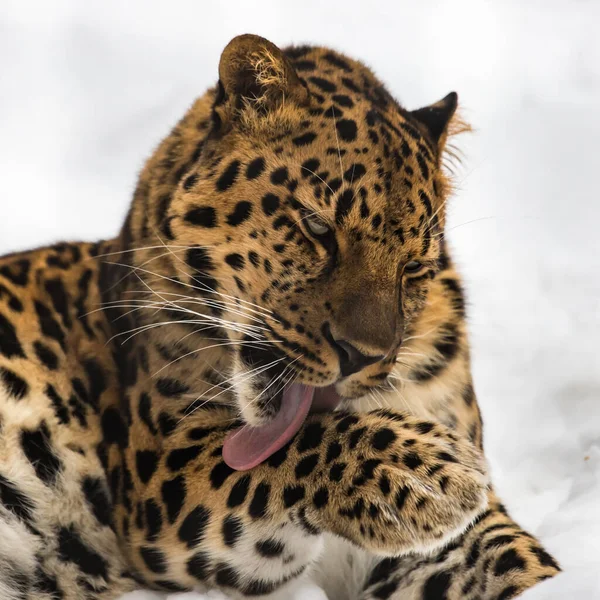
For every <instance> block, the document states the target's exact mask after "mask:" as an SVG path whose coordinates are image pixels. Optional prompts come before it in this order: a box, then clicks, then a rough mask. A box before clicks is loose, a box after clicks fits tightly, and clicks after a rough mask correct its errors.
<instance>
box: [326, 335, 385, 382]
mask: <svg viewBox="0 0 600 600" xmlns="http://www.w3.org/2000/svg"><path fill="white" fill-rule="evenodd" d="M334 349H335V350H336V352H337V353H338V356H339V359H340V371H341V372H342V376H343V377H348V375H352V374H353V373H357V372H358V371H361V370H362V369H364V368H365V367H368V366H369V365H372V364H373V363H376V362H377V361H379V360H381V359H382V358H383V357H384V356H383V354H381V355H379V356H367V355H366V354H363V353H362V352H361V351H360V350H358V348H355V347H354V346H353V345H352V344H350V343H349V342H346V341H344V340H334Z"/></svg>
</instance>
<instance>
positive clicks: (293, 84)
mask: <svg viewBox="0 0 600 600" xmlns="http://www.w3.org/2000/svg"><path fill="white" fill-rule="evenodd" d="M219 96H220V97H219ZM284 100H285V102H289V101H294V102H297V103H299V104H307V103H308V100H309V92H308V89H307V87H306V86H305V85H304V83H303V82H302V81H301V80H300V78H299V77H298V74H297V73H296V71H295V69H294V67H292V65H291V64H290V62H289V60H288V59H287V58H286V57H285V56H284V54H283V52H282V51H281V50H280V49H279V48H278V47H277V46H275V44H272V43H271V42H269V40H266V39H264V38H262V37H260V36H258V35H251V34H246V35H239V36H237V37H235V38H233V39H232V40H231V41H230V42H229V44H227V46H226V47H225V49H224V50H223V54H221V60H220V62H219V90H218V92H217V101H216V104H217V103H219V102H221V103H223V104H230V105H231V107H232V108H233V109H240V108H243V107H245V106H250V107H252V108H255V109H256V110H258V111H260V112H268V111H269V110H271V109H274V108H275V107H277V106H280V105H281V104H282V103H283V102H284Z"/></svg>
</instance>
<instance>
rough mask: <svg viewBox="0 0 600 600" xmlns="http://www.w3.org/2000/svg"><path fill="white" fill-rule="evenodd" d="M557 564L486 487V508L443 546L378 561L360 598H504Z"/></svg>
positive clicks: (545, 575)
mask: <svg viewBox="0 0 600 600" xmlns="http://www.w3.org/2000/svg"><path fill="white" fill-rule="evenodd" d="M559 570H560V569H559V567H558V565H557V564H556V562H555V561H554V559H553V558H552V557H551V556H550V555H549V554H548V553H547V552H546V551H545V550H544V549H543V548H542V547H541V546H540V544H539V542H538V541H537V540H536V539H535V538H534V537H533V536H531V535H530V534H529V533H527V532H525V531H523V530H522V529H521V528H520V527H519V526H518V525H517V524H516V523H515V522H514V521H513V520H512V519H511V518H510V516H508V514H507V513H506V510H505V508H504V507H503V505H502V504H501V503H500V502H499V501H498V499H497V498H496V497H495V496H494V494H493V493H490V501H489V508H488V510H487V511H486V512H484V513H482V514H481V515H480V516H479V518H478V519H477V521H476V523H475V524H474V526H473V527H471V528H470V529H468V530H467V532H466V533H464V534H463V535H462V536H461V537H460V538H459V539H458V540H456V541H455V542H451V543H450V544H448V545H447V546H446V548H444V549H443V550H441V551H439V552H437V553H436V554H434V555H432V556H428V557H416V556H405V557H401V558H388V559H384V560H381V561H380V562H378V563H377V564H376V565H375V566H374V568H373V569H372V570H371V572H370V574H369V575H368V579H367V582H366V584H365V586H364V591H363V593H362V595H361V596H360V600H375V599H378V600H383V599H388V600H442V599H444V600H507V599H508V598H513V597H515V596H518V595H519V594H520V593H521V592H523V591H524V590H526V589H527V588H530V587H532V586H533V585H535V584H536V583H538V582H539V581H542V580H544V579H547V578H549V577H553V576H554V575H556V574H557V573H558V572H559Z"/></svg>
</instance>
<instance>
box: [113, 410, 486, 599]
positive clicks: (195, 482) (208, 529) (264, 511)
mask: <svg viewBox="0 0 600 600" xmlns="http://www.w3.org/2000/svg"><path fill="white" fill-rule="evenodd" d="M210 418H211V417H210V416H206V417H205V419H204V420H203V425H202V427H195V428H187V429H185V428H183V427H180V428H178V429H177V431H176V432H174V433H173V434H172V435H171V436H170V437H169V438H166V439H165V440H163V444H165V443H166V444H168V446H167V447H165V446H164V445H163V448H162V454H161V455H158V454H156V455H154V454H153V453H154V452H155V451H154V450H150V449H143V448H141V447H139V446H138V447H137V448H134V447H133V446H131V447H130V448H128V449H127V451H126V453H125V463H124V464H123V471H124V472H125V469H129V468H136V467H135V465H136V461H137V465H138V469H139V467H140V465H141V466H142V471H143V474H144V476H143V477H142V478H141V479H140V481H137V480H134V481H133V482H132V478H130V477H127V476H125V477H121V478H120V481H121V482H122V483H124V482H125V481H127V482H128V486H127V487H124V488H123V487H122V488H121V490H120V491H119V490H114V492H113V493H115V492H116V493H115V497H117V498H119V497H120V498H121V500H122V503H121V505H120V506H119V507H118V508H117V511H116V513H117V514H116V516H117V518H116V521H117V525H118V526H120V527H121V535H122V537H123V539H124V541H125V546H126V548H127V549H128V554H129V558H130V562H131V563H132V565H133V567H134V569H135V571H136V572H137V573H138V574H139V575H140V576H141V577H142V578H143V579H144V580H145V581H146V582H148V583H150V584H151V585H153V586H156V587H161V588H166V589H186V588H192V587H200V588H202V587H204V588H220V589H223V590H225V591H226V592H227V593H228V594H230V595H236V594H237V595H241V596H245V597H247V596H253V595H264V594H267V593H271V592H273V591H276V590H279V589H280V588H281V587H282V586H283V585H284V584H286V583H287V582H289V581H292V580H297V579H298V578H299V577H300V576H301V574H302V573H305V572H306V571H307V570H308V567H310V566H311V564H313V563H314V561H315V560H316V559H317V558H318V557H319V555H320V553H321V549H322V544H323V537H324V536H323V533H324V532H328V533H334V534H336V535H337V536H341V537H343V538H345V539H347V540H350V541H351V542H353V543H354V544H355V545H357V546H359V547H362V548H365V549H368V550H369V551H370V552H376V553H378V554H379V555H384V556H385V555H395V554H398V553H401V552H409V551H415V550H421V551H424V550H428V549H429V550H430V549H434V548H439V547H441V546H443V545H444V544H445V543H446V542H447V540H448V539H451V538H453V537H455V536H456V535H458V534H459V533H461V532H462V531H464V529H465V528H466V527H467V526H468V525H469V524H470V523H471V522H473V520H474V519H475V518H476V517H477V515H478V514H479V513H481V511H482V510H484V509H485V507H486V505H487V496H486V490H487V476H486V475H485V466H484V462H483V459H482V456H481V454H480V453H479V451H478V450H477V449H475V448H474V447H473V446H472V445H471V444H470V443H468V442H462V441H460V440H458V438H457V437H456V436H455V435H454V434H453V433H452V432H451V431H450V430H449V429H447V428H445V427H444V426H442V425H438V424H433V423H428V422H425V421H422V420H420V419H417V418H414V417H410V416H404V415H401V414H398V413H393V412H387V411H374V412H372V413H366V414H359V415H354V414H344V413H336V414H323V415H315V416H312V417H310V418H309V419H308V420H307V422H306V423H305V425H304V426H303V428H302V429H301V430H300V432H299V433H298V435H297V436H296V438H295V439H294V440H293V441H292V442H291V443H290V444H288V445H287V446H286V447H284V448H283V449H282V450H280V451H278V452H277V453H276V454H274V455H273V456H271V457H270V458H269V459H268V460H267V461H266V462H265V463H263V464H261V465H259V466H258V467H256V468H254V469H252V470H251V471H248V472H238V471H234V470H232V469H231V468H229V467H228V466H227V465H226V464H225V462H224V461H223V459H222V456H221V451H222V445H223V441H224V438H225V436H226V435H227V433H228V428H227V427H224V426H223V425H222V423H223V420H221V421H220V424H218V422H215V423H214V424H213V425H211V424H210V423H209V422H208V420H209V419H210ZM212 418H214V417H212ZM131 439H132V440H133V436H132V438H131ZM140 440H141V438H137V439H136V443H140ZM148 442H151V440H148ZM111 450H116V448H114V447H113V448H112V449H111ZM148 463H151V464H152V467H153V469H154V470H151V469H149V468H147V469H146V467H147V465H148ZM128 465H131V467H130V466H128ZM159 466H160V467H163V468H164V469H165V472H166V473H169V474H170V478H167V479H165V478H161V479H160V480H159V479H154V478H153V473H154V472H155V470H156V469H157V468H158V467H159ZM144 469H146V470H144ZM128 506H131V508H132V509H133V516H134V518H133V522H129V520H128V519H129V515H130V512H131V511H130V510H128Z"/></svg>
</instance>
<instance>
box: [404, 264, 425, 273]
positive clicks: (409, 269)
mask: <svg viewBox="0 0 600 600" xmlns="http://www.w3.org/2000/svg"><path fill="white" fill-rule="evenodd" d="M422 268H423V265H422V264H421V263H420V262H419V261H418V260H411V261H409V262H407V263H406V264H405V265H404V272H405V273H407V274H408V275H414V274H415V273H418V272H419V271H420V270H421V269H422Z"/></svg>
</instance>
